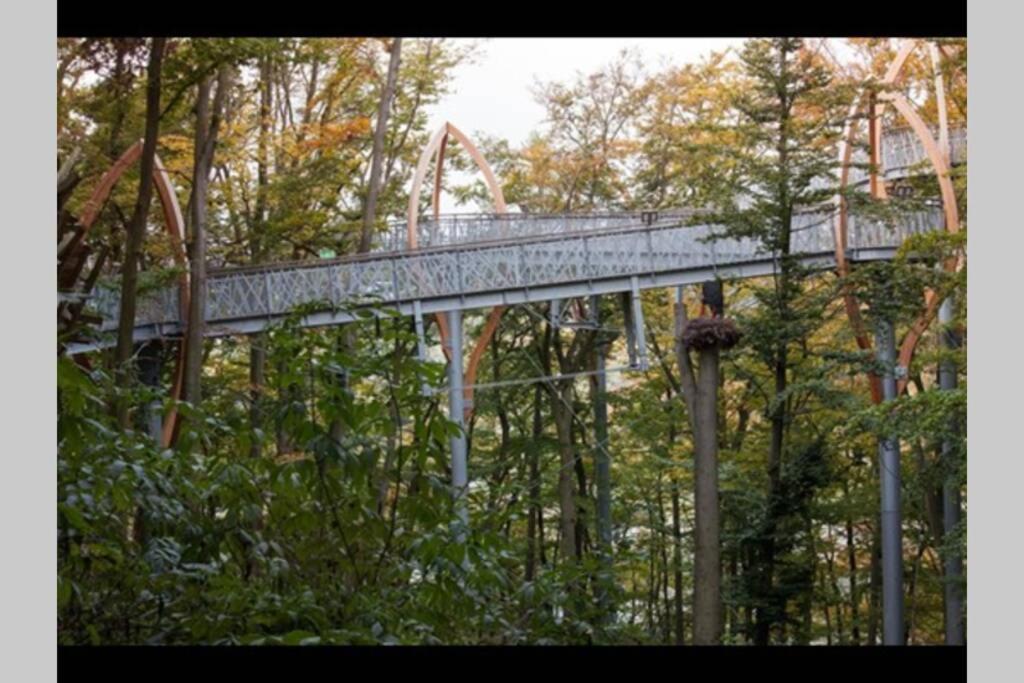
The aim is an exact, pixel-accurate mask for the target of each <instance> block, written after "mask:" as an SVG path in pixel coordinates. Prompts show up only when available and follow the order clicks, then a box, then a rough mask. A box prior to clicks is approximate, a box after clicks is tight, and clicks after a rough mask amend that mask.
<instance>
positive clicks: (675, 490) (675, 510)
mask: <svg viewBox="0 0 1024 683" xmlns="http://www.w3.org/2000/svg"><path fill="white" fill-rule="evenodd" d="M672 569H673V576H672V579H673V586H674V590H675V595H674V596H673V598H674V599H673V603H674V616H675V632H676V640H675V643H676V645H685V644H686V638H685V633H684V631H683V628H684V624H683V534H682V530H681V524H680V519H679V482H678V481H677V480H676V479H674V478H673V479H672Z"/></svg>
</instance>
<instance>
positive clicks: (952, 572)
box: [939, 299, 964, 645]
mask: <svg viewBox="0 0 1024 683" xmlns="http://www.w3.org/2000/svg"><path fill="white" fill-rule="evenodd" d="M952 322H953V300H952V299H946V300H945V301H943V302H942V305H941V306H940V307H939V324H940V326H941V330H942V331H941V334H942V345H943V346H944V347H945V349H946V351H953V350H955V349H957V348H959V346H960V339H959V337H958V335H957V333H956V331H955V330H953V329H952V327H951V325H952ZM956 383H957V382H956V365H955V364H954V363H953V361H952V360H950V359H944V360H942V362H940V363H939V389H940V390H942V391H952V390H954V389H956ZM951 426H952V428H953V430H954V433H956V431H955V430H956V425H951ZM955 453H956V449H955V447H954V445H953V443H952V439H951V438H950V439H947V440H946V441H944V442H943V443H942V461H943V466H944V467H945V470H946V476H945V479H944V480H943V482H942V535H943V539H944V540H945V541H946V543H945V544H944V545H945V546H946V549H947V550H946V551H945V552H944V553H943V555H944V557H943V569H944V573H945V576H944V577H943V578H944V579H945V592H946V596H945V597H946V620H945V625H946V645H963V644H964V623H963V585H962V583H961V582H962V581H963V572H964V566H963V558H962V557H960V552H959V551H953V552H950V551H949V550H948V549H949V542H948V539H949V536H950V534H952V533H953V531H954V530H955V529H956V527H957V525H959V524H960V482H959V481H958V478H957V477H956V476H955V475H954V472H955V471H956V455H955Z"/></svg>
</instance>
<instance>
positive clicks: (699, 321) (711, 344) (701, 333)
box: [683, 318, 743, 351]
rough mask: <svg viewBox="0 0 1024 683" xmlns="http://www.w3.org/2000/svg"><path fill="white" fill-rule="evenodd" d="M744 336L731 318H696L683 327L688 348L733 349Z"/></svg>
mask: <svg viewBox="0 0 1024 683" xmlns="http://www.w3.org/2000/svg"><path fill="white" fill-rule="evenodd" d="M742 336H743V333H741V332H740V331H739V330H738V329H736V324H735V323H734V322H733V321H732V320H730V319H729V318H694V319H693V320H690V321H689V322H688V323H686V327H684V328H683V344H684V345H685V346H686V348H687V349H688V350H697V351H702V350H704V349H712V348H719V349H731V348H732V347H734V346H736V344H738V343H739V341H740V338H741V337H742Z"/></svg>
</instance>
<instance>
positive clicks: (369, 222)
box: [359, 38, 402, 254]
mask: <svg viewBox="0 0 1024 683" xmlns="http://www.w3.org/2000/svg"><path fill="white" fill-rule="evenodd" d="M401 58H402V39H401V38H392V40H391V57H390V59H389V60H388V76H387V81H386V83H385V84H384V92H383V93H382V95H381V98H380V107H379V109H378V110H377V128H376V130H375V131H374V133H373V151H372V153H371V160H370V187H369V191H368V192H367V193H366V203H365V204H364V206H363V229H362V232H361V234H360V236H359V253H361V254H362V253H365V252H367V251H369V250H370V245H371V244H372V242H373V223H374V220H375V219H376V213H377V197H378V195H379V194H380V175H381V166H382V161H383V155H384V134H385V132H386V131H387V125H388V115H389V113H390V111H391V100H392V98H393V97H394V94H395V83H396V81H397V80H398V65H399V63H400V62H401Z"/></svg>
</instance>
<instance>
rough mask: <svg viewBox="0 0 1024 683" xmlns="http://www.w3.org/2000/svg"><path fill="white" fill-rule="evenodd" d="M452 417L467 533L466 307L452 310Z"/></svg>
mask: <svg viewBox="0 0 1024 683" xmlns="http://www.w3.org/2000/svg"><path fill="white" fill-rule="evenodd" d="M448 350H449V351H450V352H451V355H450V358H451V360H450V361H449V362H448V396H449V403H448V405H449V412H448V419H450V420H451V421H452V422H454V423H455V424H457V425H458V426H459V434H458V435H457V436H453V437H452V438H451V448H452V489H453V495H454V497H455V509H456V514H457V515H458V518H459V522H460V523H461V525H462V529H461V530H460V532H459V533H460V537H464V535H465V531H466V529H467V528H468V526H469V510H468V508H467V507H466V487H467V484H468V475H467V469H466V421H465V400H464V399H465V393H464V392H465V387H464V383H463V379H462V311H459V310H454V311H448Z"/></svg>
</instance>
